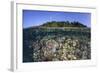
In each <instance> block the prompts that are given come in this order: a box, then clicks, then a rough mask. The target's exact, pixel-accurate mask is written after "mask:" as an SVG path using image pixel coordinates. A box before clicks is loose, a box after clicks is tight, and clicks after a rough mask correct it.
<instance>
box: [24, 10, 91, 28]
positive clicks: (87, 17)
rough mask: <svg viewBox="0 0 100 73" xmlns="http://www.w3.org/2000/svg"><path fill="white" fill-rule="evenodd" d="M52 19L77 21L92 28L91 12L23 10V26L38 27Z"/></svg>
mask: <svg viewBox="0 0 100 73" xmlns="http://www.w3.org/2000/svg"><path fill="white" fill-rule="evenodd" d="M52 21H57V22H59V21H69V22H74V21H76V22H80V23H82V24H83V25H85V26H87V27H89V28H91V14H90V13H80V12H60V11H40V10H23V28H29V27H36V26H40V25H42V24H44V23H46V22H52Z"/></svg>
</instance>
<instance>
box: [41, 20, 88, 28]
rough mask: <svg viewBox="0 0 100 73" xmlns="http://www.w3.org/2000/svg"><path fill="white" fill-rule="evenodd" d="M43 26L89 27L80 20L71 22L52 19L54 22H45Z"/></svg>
mask: <svg viewBox="0 0 100 73" xmlns="http://www.w3.org/2000/svg"><path fill="white" fill-rule="evenodd" d="M41 26H43V27H87V26H85V25H83V24H82V23H80V22H76V21H74V22H69V21H66V22H65V21H61V22H60V21H59V22H57V21H52V22H47V23H44V24H43V25H41Z"/></svg>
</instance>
